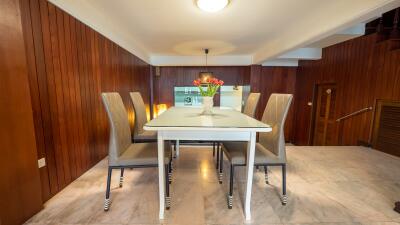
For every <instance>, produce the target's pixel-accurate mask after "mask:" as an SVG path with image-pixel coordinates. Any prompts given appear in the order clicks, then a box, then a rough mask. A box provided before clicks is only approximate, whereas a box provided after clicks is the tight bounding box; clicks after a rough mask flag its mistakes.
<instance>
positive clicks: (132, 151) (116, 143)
mask: <svg viewBox="0 0 400 225" xmlns="http://www.w3.org/2000/svg"><path fill="white" fill-rule="evenodd" d="M101 97H102V99H103V103H104V107H105V109H106V111H107V116H108V120H109V124H110V141H109V148H108V176H107V189H106V198H105V202H104V210H105V211H107V210H108V209H109V207H110V203H111V202H110V183H111V173H112V170H113V169H121V176H120V183H119V186H120V187H122V183H123V175H124V168H144V167H158V151H157V143H135V144H132V138H131V137H132V136H131V130H130V126H129V120H128V114H127V112H126V110H125V107H124V104H123V102H122V99H121V96H120V95H119V94H118V93H102V94H101ZM165 146H166V147H165V160H164V163H165V168H166V169H165V176H166V181H168V180H170V174H169V173H168V171H169V167H170V165H171V157H170V156H171V146H170V145H169V142H167V143H166V144H165ZM166 196H167V197H166V203H167V204H166V207H167V209H168V208H169V206H170V205H169V204H170V197H169V182H166Z"/></svg>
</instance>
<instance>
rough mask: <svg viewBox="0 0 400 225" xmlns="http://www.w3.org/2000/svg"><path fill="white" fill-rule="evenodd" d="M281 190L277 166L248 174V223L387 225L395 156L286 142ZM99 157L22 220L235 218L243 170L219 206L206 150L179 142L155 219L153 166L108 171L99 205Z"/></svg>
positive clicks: (398, 187) (218, 187) (399, 191)
mask: <svg viewBox="0 0 400 225" xmlns="http://www.w3.org/2000/svg"><path fill="white" fill-rule="evenodd" d="M287 158H288V196H289V201H288V204H287V205H286V206H282V205H281V204H280V199H279V193H280V190H281V172H280V169H279V168H271V172H270V185H267V184H265V182H264V174H263V171H262V170H260V171H256V172H255V175H254V185H253V197H252V221H251V224H260V225H261V224H271V225H272V224H326V225H335V224H337V225H342V224H346V225H347V224H348V225H353V224H354V225H356V224H364V225H395V224H400V214H398V213H396V212H394V211H393V207H394V202H395V200H400V158H396V157H394V156H390V155H387V154H384V153H381V152H378V151H375V150H371V149H369V148H363V147H297V146H288V147H287ZM106 165H107V159H104V160H103V161H101V162H100V163H98V164H97V165H96V166H95V167H93V168H92V169H90V170H89V171H88V172H86V173H85V174H84V175H82V176H81V177H80V178H79V179H77V180H76V181H75V182H73V183H72V184H70V185H69V186H68V187H67V188H65V189H64V190H63V191H61V192H60V193H59V194H57V195H56V196H55V197H53V198H52V199H51V200H49V201H48V202H47V203H46V204H45V206H44V209H43V210H42V211H41V212H39V213H38V214H37V215H35V216H34V217H33V218H31V219H30V220H29V221H28V222H27V224H30V225H38V224H43V225H53V224H110V225H111V224H181V225H186V224H243V223H244V216H243V210H242V201H243V198H242V196H243V193H244V188H245V183H244V181H245V176H244V174H245V173H244V172H245V168H244V167H243V168H239V169H237V170H236V171H237V173H236V178H235V185H234V206H233V209H231V210H229V209H228V208H227V206H226V198H225V196H226V192H227V190H228V185H227V184H228V183H227V177H228V176H226V175H228V174H229V170H228V163H227V162H226V161H225V169H224V170H225V177H224V182H223V184H219V183H218V182H217V174H216V170H215V166H214V160H213V156H212V151H211V148H208V147H181V152H180V156H179V158H177V159H176V160H175V163H174V173H173V182H172V185H171V196H172V206H171V209H170V210H169V211H166V219H165V220H164V221H160V220H158V183H157V182H158V175H157V169H156V168H149V169H134V170H127V171H126V172H125V182H124V187H122V188H119V187H118V173H117V172H115V173H114V174H113V177H112V184H111V186H112V192H111V199H112V204H111V208H110V210H109V211H108V212H104V211H103V200H104V193H105V181H106V172H107V171H106Z"/></svg>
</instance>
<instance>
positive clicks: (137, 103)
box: [129, 92, 147, 136]
mask: <svg viewBox="0 0 400 225" xmlns="http://www.w3.org/2000/svg"><path fill="white" fill-rule="evenodd" d="M129 94H130V96H131V99H132V103H133V108H134V110H135V126H134V130H133V135H134V136H136V135H138V134H141V133H143V132H144V130H143V126H144V125H145V124H146V123H147V115H146V106H145V105H144V101H143V98H142V95H140V92H131V93H129Z"/></svg>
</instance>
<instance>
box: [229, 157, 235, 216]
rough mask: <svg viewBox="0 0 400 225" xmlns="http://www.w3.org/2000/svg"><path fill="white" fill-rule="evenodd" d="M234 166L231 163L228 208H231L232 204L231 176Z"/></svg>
mask: <svg viewBox="0 0 400 225" xmlns="http://www.w3.org/2000/svg"><path fill="white" fill-rule="evenodd" d="M234 171H235V167H234V166H233V165H232V164H231V174H230V179H229V194H228V209H232V205H233V176H234Z"/></svg>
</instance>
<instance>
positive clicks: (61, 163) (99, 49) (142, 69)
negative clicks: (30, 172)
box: [21, 0, 150, 200]
mask: <svg viewBox="0 0 400 225" xmlns="http://www.w3.org/2000/svg"><path fill="white" fill-rule="evenodd" d="M21 4H22V5H23V7H22V8H23V9H24V16H23V21H22V22H23V25H24V37H25V45H26V49H28V52H27V59H28V68H29V82H30V92H31V98H32V109H33V112H34V121H35V131H36V134H37V135H36V143H37V144H36V146H37V149H38V157H39V158H41V157H45V158H46V164H47V165H46V166H45V167H43V168H41V169H40V176H41V181H42V192H43V199H44V200H47V199H49V198H50V197H51V196H53V195H54V194H56V193H57V192H59V191H60V190H61V189H62V188H64V187H65V186H66V185H67V184H69V183H71V182H72V181H73V180H75V179H76V178H77V177H79V176H80V175H82V174H83V173H84V172H85V171H87V170H88V169H89V168H91V167H92V166H93V165H95V164H96V163H97V162H98V161H100V160H101V159H103V158H104V157H105V156H106V155H107V152H108V149H107V147H108V120H107V117H106V114H105V112H104V109H103V105H102V102H101V98H100V93H101V92H111V91H115V92H119V93H120V94H121V96H122V98H123V100H124V103H125V106H126V107H127V110H128V115H129V118H130V121H131V122H132V123H133V121H134V114H133V107H132V105H131V101H130V98H129V92H131V91H140V92H141V94H142V96H143V98H144V100H145V103H146V104H147V107H149V101H150V66H149V65H148V64H147V63H145V62H143V61H142V60H140V59H139V58H137V57H136V56H134V55H132V54H131V53H129V52H128V51H126V50H125V49H123V48H121V47H120V46H118V45H116V44H115V43H113V42H112V41H110V40H108V39H107V38H105V37H104V36H102V35H101V34H99V33H97V32H96V31H94V30H93V29H92V28H90V27H88V26H86V25H85V24H83V23H81V22H80V21H78V20H77V19H75V18H73V17H72V16H70V15H69V14H67V13H65V12H64V11H62V10H61V9H59V8H57V7H56V6H54V5H53V4H51V3H49V2H47V1H45V0H26V1H21ZM131 125H132V127H133V124H131Z"/></svg>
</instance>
